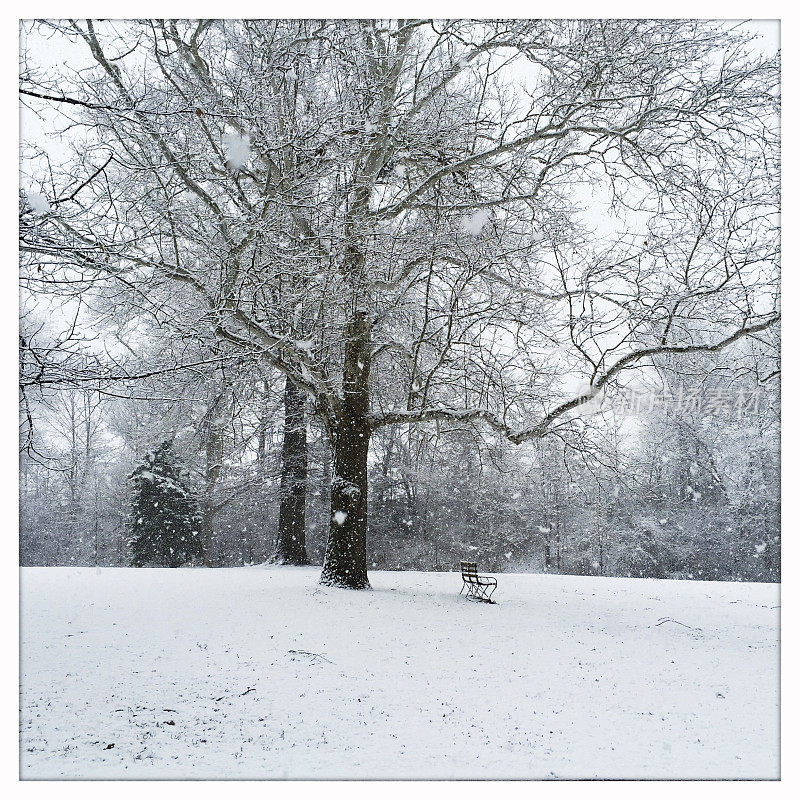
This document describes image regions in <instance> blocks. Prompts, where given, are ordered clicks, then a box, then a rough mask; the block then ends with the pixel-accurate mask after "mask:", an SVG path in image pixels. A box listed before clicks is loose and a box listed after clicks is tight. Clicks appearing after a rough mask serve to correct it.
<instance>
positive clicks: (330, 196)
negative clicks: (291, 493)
mask: <svg viewBox="0 0 800 800" xmlns="http://www.w3.org/2000/svg"><path fill="white" fill-rule="evenodd" d="M59 29H60V31H61V33H62V34H63V35H64V36H67V37H71V38H72V39H74V40H76V41H78V42H83V43H84V44H85V45H86V47H87V48H88V52H89V54H90V55H91V58H92V60H93V62H94V65H95V66H94V68H93V69H87V70H85V71H82V72H81V73H80V74H79V75H78V77H77V78H72V79H71V80H64V81H63V82H61V83H59V85H58V87H57V86H55V85H48V83H47V82H46V81H44V80H43V79H40V78H37V76H36V75H35V74H33V73H30V74H26V76H25V79H24V81H23V86H22V92H23V95H24V96H25V98H27V99H28V100H29V101H34V100H35V101H36V102H53V103H56V104H58V105H59V106H60V107H62V108H64V109H68V111H69V112H70V113H73V112H78V113H79V120H80V124H81V125H84V126H87V127H88V129H89V130H91V131H93V132H94V135H95V137H96V140H97V142H98V143H97V145H96V149H97V151H98V152H99V151H100V150H102V152H103V155H102V157H100V158H97V159H95V160H92V161H91V164H90V165H89V166H85V167H84V168H83V169H82V170H77V171H75V172H73V173H72V174H71V175H70V174H66V175H62V176H60V177H59V178H58V181H57V185H56V186H54V188H53V197H52V198H51V200H50V206H51V208H52V209H55V210H52V211H50V212H49V213H46V214H44V215H42V216H40V217H39V218H38V222H37V224H36V225H35V232H34V234H33V235H32V241H31V243H30V244H26V248H28V249H29V250H30V251H31V252H33V253H36V254H37V255H38V256H39V257H41V256H42V255H46V254H48V253H51V252H52V251H53V249H55V250H56V251H58V250H59V249H60V248H61V247H62V244H61V243H62V242H63V240H64V239H65V238H66V239H68V240H69V242H70V246H71V247H72V248H73V252H75V253H80V254H81V256H80V263H79V269H80V273H81V276H82V278H83V279H84V280H95V279H98V280H99V279H101V278H103V279H109V278H113V280H114V281H117V282H120V281H121V282H124V283H125V285H127V286H129V287H131V288H130V291H131V292H136V291H139V290H140V287H141V286H142V285H143V284H146V283H150V284H152V282H156V283H158V282H177V283H179V284H182V285H183V286H185V287H188V288H189V289H190V290H191V292H192V294H193V297H195V298H196V302H197V303H198V306H197V308H198V314H199V316H201V317H202V318H203V319H204V320H206V321H207V322H209V323H210V324H211V326H212V328H213V330H214V333H215V336H216V337H217V338H218V339H219V341H220V342H222V343H225V345H226V346H227V347H231V348H240V349H247V350H249V351H250V352H251V353H254V354H257V356H258V358H259V359H260V361H261V362H262V363H263V364H264V365H268V366H269V367H270V368H272V369H274V370H277V371H278V372H281V373H283V374H284V375H285V376H286V378H287V380H288V381H289V382H290V383H291V384H292V385H293V386H294V387H295V388H296V389H297V390H299V391H300V392H304V393H306V394H307V395H308V396H310V397H311V398H312V399H313V402H314V410H315V412H316V413H317V414H318V415H319V416H320V417H321V418H322V420H323V421H324V424H325V426H326V428H327V431H328V434H329V437H330V441H331V445H332V449H333V468H334V469H333V476H332V479H331V525H330V533H329V539H328V546H327V552H326V556H325V563H324V566H323V571H322V582H323V583H326V584H331V585H339V586H345V587H350V588H364V587H366V586H368V577H367V559H366V552H367V549H366V535H367V464H368V460H367V456H368V451H369V443H370V437H371V435H372V433H373V432H374V431H375V430H376V429H378V428H381V427H383V426H387V425H403V426H408V425H410V424H413V423H423V422H431V421H457V422H459V423H476V424H477V423H481V424H485V425H488V426H489V427H490V428H491V429H493V430H494V431H496V432H499V433H500V434H502V435H503V436H505V437H507V438H508V440H510V441H511V442H513V443H516V444H519V443H522V442H527V441H532V440H536V439H540V438H542V437H544V436H545V435H547V434H549V433H550V432H552V431H554V430H556V431H562V432H563V431H565V430H567V429H571V428H579V427H580V424H581V421H580V417H579V415H578V416H577V417H576V413H578V412H579V411H580V409H581V406H582V405H583V404H584V403H585V402H586V401H587V400H590V399H592V398H594V397H596V396H597V395H599V394H600V393H602V392H604V391H606V390H607V389H609V388H611V387H613V385H614V384H615V383H616V382H618V381H619V380H620V379H622V378H623V377H624V376H626V375H628V374H629V373H630V371H631V370H634V369H644V368H647V365H649V364H651V363H652V360H653V359H654V358H655V357H658V356H661V355H664V354H670V355H673V356H682V355H687V354H692V353H698V352H717V351H720V350H722V349H724V348H725V347H727V346H729V345H731V344H733V343H734V342H737V341H739V340H741V339H742V338H743V337H745V336H751V335H754V334H757V333H759V332H763V331H766V330H768V329H769V328H770V327H771V326H773V325H775V324H776V322H777V320H778V314H777V310H776V307H777V288H776V281H777V278H776V273H777V257H778V245H777V209H778V192H777V189H778V187H777V169H776V165H777V158H778V138H777V137H778V133H777V120H778V96H777V92H778V85H779V84H778V81H779V66H778V63H777V60H776V59H771V58H763V57H759V56H755V55H753V54H752V50H751V47H750V43H749V40H748V38H747V36H745V35H742V34H741V33H739V32H737V31H736V30H734V29H732V27H731V26H730V25H715V24H709V23H699V22H693V21H670V20H668V21H663V20H662V21H646V20H644V21H642V20H634V21H588V20H587V21H577V22H576V21H560V20H559V21H546V20H545V21H541V20H537V21H513V22H500V21H459V20H452V21H445V22H435V21H431V20H414V21H411V20H391V21H376V20H370V21H367V20H355V21H245V22H235V21H233V22H232V21H216V22H212V21H199V22H188V21H167V22H163V21H146V22H141V23H131V24H129V25H125V26H123V27H120V26H119V25H118V24H116V23H115V24H110V23H102V24H99V23H98V25H97V26H95V24H94V23H92V22H91V21H86V22H83V23H78V22H70V23H68V24H66V25H62V26H60V28H59ZM145 53H146V54H147V56H148V57H147V58H144V57H143V56H144V54H145ZM106 159H108V162H107V163H106V164H105V166H103V164H104V163H105V162H106ZM88 160H89V159H88V156H84V161H88ZM98 162H99V163H98ZM97 175H102V179H100V178H98V177H97ZM93 176H94V177H93ZM587 206H588V208H587ZM592 213H593V214H594V215H595V217H598V216H600V217H602V218H603V219H604V221H605V222H606V223H607V225H606V230H605V232H604V233H603V234H598V233H597V231H596V230H594V229H593V228H594V226H593V225H592ZM201 308H202V311H200V309H201ZM570 379H572V380H570ZM288 419H289V415H288V414H287V420H288Z"/></svg>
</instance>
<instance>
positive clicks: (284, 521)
mask: <svg viewBox="0 0 800 800" xmlns="http://www.w3.org/2000/svg"><path fill="white" fill-rule="evenodd" d="M283 408H284V422H283V451H282V453H281V507H280V513H279V514H278V539H277V542H276V544H275V554H274V556H273V559H272V560H273V561H275V562H277V563H280V564H308V554H307V553H306V484H307V482H308V449H307V445H306V415H305V398H304V396H303V392H302V391H300V389H298V388H297V387H296V386H295V385H294V384H293V383H292V382H291V381H290V380H289V379H288V378H287V379H286V388H285V390H284V393H283Z"/></svg>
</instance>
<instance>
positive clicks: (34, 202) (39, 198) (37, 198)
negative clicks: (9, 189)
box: [25, 189, 51, 217]
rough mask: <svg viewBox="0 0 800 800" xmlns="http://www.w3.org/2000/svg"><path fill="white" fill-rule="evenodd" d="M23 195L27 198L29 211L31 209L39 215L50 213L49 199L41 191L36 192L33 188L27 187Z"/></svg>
mask: <svg viewBox="0 0 800 800" xmlns="http://www.w3.org/2000/svg"><path fill="white" fill-rule="evenodd" d="M25 197H26V198H27V200H28V205H29V206H30V207H31V211H33V213H34V214H37V215H38V216H40V217H41V216H43V215H44V214H49V213H50V211H51V208H50V201H49V200H48V199H47V197H45V196H44V195H43V194H42V193H41V192H37V191H35V190H34V189H29V190H28V191H27V192H25Z"/></svg>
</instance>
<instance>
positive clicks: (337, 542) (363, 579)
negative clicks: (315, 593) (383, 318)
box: [320, 312, 370, 589]
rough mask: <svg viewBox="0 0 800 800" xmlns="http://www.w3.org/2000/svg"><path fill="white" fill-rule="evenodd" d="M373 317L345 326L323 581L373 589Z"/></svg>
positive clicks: (359, 318) (362, 316)
mask: <svg viewBox="0 0 800 800" xmlns="http://www.w3.org/2000/svg"><path fill="white" fill-rule="evenodd" d="M369 358H370V334H369V322H368V319H367V315H366V313H365V312H356V314H355V316H354V318H353V320H352V321H351V322H350V323H349V325H348V326H347V330H346V342H345V353H344V380H343V386H342V389H343V399H342V403H341V408H340V410H339V413H338V415H337V419H336V426H335V431H334V439H333V442H332V446H333V477H332V478H331V523H330V533H329V535H328V546H327V549H326V551H325V563H324V564H323V567H322V577H321V578H320V583H323V584H325V585H327V586H342V587H345V588H348V589H367V588H369V578H368V577H367V452H368V450H369V437H370V427H369V420H368V417H367V414H368V412H369Z"/></svg>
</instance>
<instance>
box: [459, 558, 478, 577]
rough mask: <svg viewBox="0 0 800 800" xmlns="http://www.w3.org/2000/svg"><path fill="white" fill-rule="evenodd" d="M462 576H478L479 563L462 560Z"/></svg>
mask: <svg viewBox="0 0 800 800" xmlns="http://www.w3.org/2000/svg"><path fill="white" fill-rule="evenodd" d="M461 577H462V578H477V577H478V565H477V564H476V563H475V562H474V561H462V562H461Z"/></svg>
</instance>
